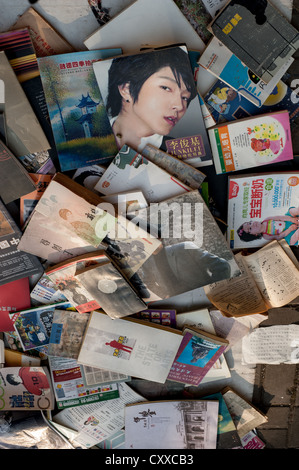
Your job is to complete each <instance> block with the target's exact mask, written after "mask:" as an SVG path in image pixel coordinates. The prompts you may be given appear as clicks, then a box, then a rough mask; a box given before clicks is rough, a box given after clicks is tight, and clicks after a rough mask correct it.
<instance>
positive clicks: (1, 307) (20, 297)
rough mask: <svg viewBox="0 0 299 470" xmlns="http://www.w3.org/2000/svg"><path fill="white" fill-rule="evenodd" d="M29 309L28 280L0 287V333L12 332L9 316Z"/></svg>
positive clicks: (26, 278) (12, 327)
mask: <svg viewBox="0 0 299 470" xmlns="http://www.w3.org/2000/svg"><path fill="white" fill-rule="evenodd" d="M30 307H31V302H30V287H29V278H28V277H24V278H23V279H17V280H16V281H12V282H9V283H8V284H4V285H2V286H0V332H5V331H14V326H13V322H12V320H11V319H10V318H9V314H10V313H13V312H18V311H20V310H24V309H26V308H30Z"/></svg>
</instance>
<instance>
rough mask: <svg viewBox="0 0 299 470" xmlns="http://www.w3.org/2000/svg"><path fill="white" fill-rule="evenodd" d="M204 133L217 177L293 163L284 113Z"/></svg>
mask: <svg viewBox="0 0 299 470" xmlns="http://www.w3.org/2000/svg"><path fill="white" fill-rule="evenodd" d="M208 133H209V137H210V142H211V148H212V153H213V159H214V164H215V170H216V173H217V174H218V175H219V174H223V173H229V172H232V171H239V170H244V169H247V168H253V167H258V166H261V165H270V164H272V163H278V162H284V161H287V160H293V146H292V137H291V129H290V118H289V113H288V111H280V112H277V113H268V114H263V115H259V116H252V117H249V118H244V119H238V120H236V121H231V122H227V123H224V124H219V125H217V126H214V127H212V128H210V129H208Z"/></svg>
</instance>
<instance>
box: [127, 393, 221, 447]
mask: <svg viewBox="0 0 299 470" xmlns="http://www.w3.org/2000/svg"><path fill="white" fill-rule="evenodd" d="M218 411H219V403H218V401H217V400H208V399H207V400H163V401H153V402H148V401H147V402H144V403H136V404H132V405H127V406H126V407H125V448H126V449H216V447H217V428H218Z"/></svg>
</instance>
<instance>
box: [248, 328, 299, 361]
mask: <svg viewBox="0 0 299 470" xmlns="http://www.w3.org/2000/svg"><path fill="white" fill-rule="evenodd" d="M242 356H243V361H244V362H245V363H246V364H298V362H299V325H296V324H290V325H274V326H268V327H265V328H257V329H255V330H253V331H252V332H251V333H249V334H248V335H246V336H244V338H243V339H242Z"/></svg>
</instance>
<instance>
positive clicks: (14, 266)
mask: <svg viewBox="0 0 299 470" xmlns="http://www.w3.org/2000/svg"><path fill="white" fill-rule="evenodd" d="M21 236H22V232H21V230H20V229H19V227H18V226H17V224H16V223H15V221H14V219H13V217H12V216H11V214H10V213H9V212H8V210H7V208H6V206H5V205H4V204H3V203H2V201H1V200H0V249H1V259H0V286H2V285H3V284H7V283H8V282H12V281H16V280H17V279H23V278H24V277H28V276H31V275H33V274H39V275H42V274H43V272H44V269H43V267H42V265H41V262H40V260H39V259H38V258H37V257H36V256H32V255H31V254H29V253H26V252H25V251H22V250H21V248H19V242H20V238H21ZM17 247H18V249H17Z"/></svg>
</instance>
